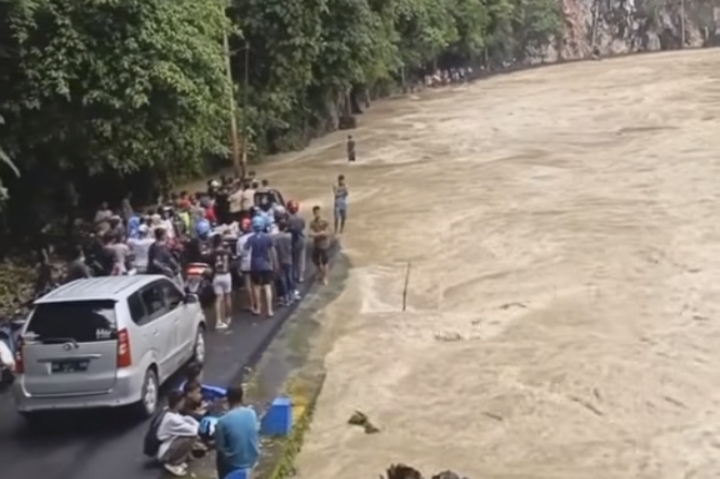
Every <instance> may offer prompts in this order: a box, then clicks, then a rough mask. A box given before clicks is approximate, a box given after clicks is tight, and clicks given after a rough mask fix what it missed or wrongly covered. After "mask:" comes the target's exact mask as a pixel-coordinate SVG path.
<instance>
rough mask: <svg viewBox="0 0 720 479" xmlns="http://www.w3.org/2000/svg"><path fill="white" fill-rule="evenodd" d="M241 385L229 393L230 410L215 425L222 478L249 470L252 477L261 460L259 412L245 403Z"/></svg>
mask: <svg viewBox="0 0 720 479" xmlns="http://www.w3.org/2000/svg"><path fill="white" fill-rule="evenodd" d="M243 396H244V394H243V390H242V387H241V386H235V387H231V388H229V389H228V391H227V400H228V405H229V406H230V410H229V411H228V412H226V413H225V414H224V415H223V416H222V417H221V418H220V419H219V420H218V422H217V425H216V426H215V450H216V451H217V456H216V462H217V472H218V477H219V478H221V479H222V478H224V477H227V476H228V475H229V474H230V473H231V472H233V471H238V470H247V471H248V477H250V472H251V471H252V469H253V467H255V465H256V464H257V461H258V458H259V457H260V440H259V433H260V422H259V421H258V417H257V414H256V413H255V410H254V409H253V408H251V407H249V406H246V405H245V404H244V402H243Z"/></svg>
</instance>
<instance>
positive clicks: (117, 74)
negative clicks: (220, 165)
mask: <svg viewBox="0 0 720 479" xmlns="http://www.w3.org/2000/svg"><path fill="white" fill-rule="evenodd" d="M228 5H229V8H228ZM561 26H562V22H561V15H560V11H559V9H558V2H557V0H172V1H169V0H6V1H3V2H0V52H4V53H5V58H0V62H1V66H2V68H0V115H2V117H3V118H4V119H5V124H4V125H0V145H2V149H3V150H2V154H0V158H3V159H7V158H6V157H7V156H10V157H11V158H13V160H14V161H15V162H16V164H17V165H18V166H19V169H20V170H21V172H22V173H23V175H22V180H17V181H15V183H18V181H20V183H18V185H19V184H22V185H23V188H24V189H28V188H29V189H31V190H33V191H36V192H42V193H41V194H39V195H36V196H38V197H37V198H35V197H33V198H30V196H32V195H26V197H25V198H24V199H23V201H29V200H32V201H34V202H36V203H38V202H41V203H45V204H48V203H51V204H52V205H54V206H58V205H60V204H63V201H65V200H67V198H66V197H67V194H66V193H63V191H69V190H73V191H77V192H78V194H79V195H80V196H81V197H83V198H84V200H85V201H86V202H91V201H95V200H97V199H99V196H101V195H107V194H108V192H109V191H110V190H112V189H113V188H117V189H118V190H119V189H120V188H121V187H122V188H125V187H128V186H134V187H137V186H138V184H139V182H140V180H139V179H138V178H140V176H138V175H144V177H143V178H144V179H143V181H142V183H143V185H146V186H147V185H149V184H150V183H153V182H155V183H157V182H158V180H159V179H163V178H166V177H176V176H181V175H185V176H187V175H189V174H192V173H193V172H196V171H198V170H199V169H200V168H201V166H202V165H203V162H205V161H206V160H207V159H208V158H209V157H220V158H224V159H225V160H226V161H227V158H228V151H227V150H228V149H227V145H228V144H229V141H228V140H229V138H228V132H229V124H230V121H229V120H230V117H231V115H232V114H236V115H237V116H238V118H239V119H240V120H241V122H240V124H241V125H242V127H243V131H245V132H247V133H248V135H249V137H250V140H252V141H253V142H254V144H255V145H254V146H256V147H257V149H259V150H260V151H272V150H274V149H281V148H287V147H297V146H302V145H303V144H304V142H306V141H307V140H308V138H309V137H310V136H311V135H315V134H320V133H324V132H325V131H326V130H327V128H329V127H331V126H332V125H331V123H332V121H331V118H332V117H333V115H335V116H337V115H338V112H339V111H340V109H341V106H342V105H343V103H344V102H345V103H347V101H346V100H347V98H348V97H349V96H350V95H351V93H352V92H353V91H359V90H361V89H367V88H371V87H372V86H373V85H376V84H379V83H385V84H387V83H388V82H391V81H400V80H401V79H403V78H409V77H412V76H413V75H414V76H418V75H421V74H424V73H428V72H429V71H430V70H431V69H433V68H435V67H437V66H441V67H443V68H447V67H452V66H457V67H459V66H470V65H473V66H478V65H480V64H481V63H483V62H484V61H485V60H486V59H492V60H493V61H506V60H510V59H513V58H518V59H521V58H523V57H524V56H525V55H526V54H527V53H528V52H529V51H531V50H532V49H537V48H541V47H543V46H544V45H547V44H549V43H550V42H551V41H552V39H553V37H554V36H556V35H557V34H558V33H559V32H560V29H561ZM227 32H233V33H232V34H231V38H230V44H231V50H232V62H231V71H232V76H233V78H234V80H235V85H234V86H233V85H231V83H230V80H229V79H228V77H227V75H226V73H227V72H226V63H225V52H224V48H223V35H225V34H226V33H227ZM246 54H247V55H246ZM246 60H247V65H248V66H249V68H247V69H246ZM246 70H247V71H246ZM246 77H247V82H246V81H245V78H246ZM233 88H234V89H235V91H236V93H237V95H236V97H235V98H236V102H237V109H236V111H235V112H232V111H231V109H230V107H229V105H231V102H232V99H231V95H232V92H233ZM5 170H7V171H5ZM9 171H10V170H8V169H7V168H4V169H3V171H0V174H1V175H2V176H3V177H4V178H5V179H7V180H8V183H13V181H12V180H10V178H9V177H10V176H13V175H10V174H8V173H9ZM123 182H124V183H123ZM98 185H101V186H98ZM92 187H95V189H96V190H97V189H99V190H102V191H95V192H92V191H91V190H92ZM11 189H12V185H11ZM60 190H62V191H60ZM58 191H60V192H58ZM117 194H118V195H119V194H120V192H119V191H118V192H117ZM13 198H14V195H13ZM63 198H65V200H63Z"/></svg>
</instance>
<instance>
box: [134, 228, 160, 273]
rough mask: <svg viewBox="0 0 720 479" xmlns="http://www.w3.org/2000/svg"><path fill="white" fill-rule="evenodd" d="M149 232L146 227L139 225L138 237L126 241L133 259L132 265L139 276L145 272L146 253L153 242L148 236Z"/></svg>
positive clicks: (146, 263) (146, 265) (146, 264)
mask: <svg viewBox="0 0 720 479" xmlns="http://www.w3.org/2000/svg"><path fill="white" fill-rule="evenodd" d="M149 231H150V229H149V228H148V225H140V227H139V228H138V235H139V237H138V238H129V239H128V241H127V242H128V246H129V247H130V252H131V253H132V255H133V258H134V260H133V265H134V266H135V269H137V272H138V273H140V274H143V273H146V272H147V267H148V253H149V252H150V246H151V245H152V244H153V243H154V242H155V240H154V239H153V238H150V237H149V236H148V232H149Z"/></svg>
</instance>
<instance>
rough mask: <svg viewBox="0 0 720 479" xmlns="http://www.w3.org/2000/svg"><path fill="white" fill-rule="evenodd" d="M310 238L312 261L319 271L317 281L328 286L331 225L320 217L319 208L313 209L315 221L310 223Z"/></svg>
mask: <svg viewBox="0 0 720 479" xmlns="http://www.w3.org/2000/svg"><path fill="white" fill-rule="evenodd" d="M310 237H311V238H312V239H313V251H312V259H313V263H315V267H316V268H317V270H318V273H317V279H318V281H320V282H321V283H322V284H328V278H327V273H328V263H329V262H330V257H329V256H330V255H329V254H328V249H329V248H330V225H329V224H328V222H327V221H325V220H324V219H323V218H322V216H320V207H319V206H314V207H313V220H312V221H311V222H310Z"/></svg>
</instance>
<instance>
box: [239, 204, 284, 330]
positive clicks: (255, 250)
mask: <svg viewBox="0 0 720 479" xmlns="http://www.w3.org/2000/svg"><path fill="white" fill-rule="evenodd" d="M251 224H252V229H253V232H254V234H253V235H252V236H251V237H250V238H249V239H248V240H247V242H246V243H245V250H246V251H248V252H249V253H250V277H251V280H252V284H253V289H254V292H255V293H254V294H255V299H256V301H257V304H255V307H256V309H255V310H253V314H256V315H259V314H261V311H262V299H263V294H264V297H265V302H266V303H265V304H266V305H267V315H268V316H269V317H272V316H273V294H272V284H273V276H274V272H275V271H276V270H277V268H276V267H275V265H276V264H277V261H276V257H275V249H274V247H273V243H272V239H270V235H268V234H267V233H265V231H266V227H267V224H266V221H265V217H264V216H263V215H257V216H255V217H254V218H253V219H252V222H251Z"/></svg>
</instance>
